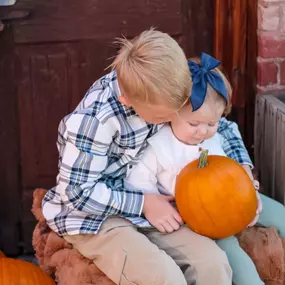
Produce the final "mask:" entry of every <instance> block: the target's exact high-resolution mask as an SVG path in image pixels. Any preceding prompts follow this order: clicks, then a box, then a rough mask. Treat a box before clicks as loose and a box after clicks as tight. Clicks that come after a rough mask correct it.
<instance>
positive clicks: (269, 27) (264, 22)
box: [258, 5, 280, 31]
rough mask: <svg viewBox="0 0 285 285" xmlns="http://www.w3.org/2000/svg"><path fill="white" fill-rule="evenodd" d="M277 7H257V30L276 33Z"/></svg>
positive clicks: (278, 17)
mask: <svg viewBox="0 0 285 285" xmlns="http://www.w3.org/2000/svg"><path fill="white" fill-rule="evenodd" d="M279 22H280V8H279V6H268V5H266V6H262V5H259V6H258V28H259V30H263V31H276V30H278V28H279Z"/></svg>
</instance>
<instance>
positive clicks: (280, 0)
mask: <svg viewBox="0 0 285 285" xmlns="http://www.w3.org/2000/svg"><path fill="white" fill-rule="evenodd" d="M258 2H259V3H258V59H257V60H258V76H257V89H258V93H267V92H273V91H279V90H285V0H258Z"/></svg>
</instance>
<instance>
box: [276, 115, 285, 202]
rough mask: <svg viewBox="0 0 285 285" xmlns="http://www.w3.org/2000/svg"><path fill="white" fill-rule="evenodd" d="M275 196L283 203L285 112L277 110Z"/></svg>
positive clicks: (284, 195)
mask: <svg viewBox="0 0 285 285" xmlns="http://www.w3.org/2000/svg"><path fill="white" fill-rule="evenodd" d="M277 131H278V132H277V137H276V150H275V152H276V168H275V185H274V187H275V198H276V200H278V201H279V202H281V203H283V204H284V205H285V175H284V173H285V149H284V142H285V113H284V112H283V111H281V110H278V111H277Z"/></svg>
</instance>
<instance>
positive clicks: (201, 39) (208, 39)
mask: <svg viewBox="0 0 285 285" xmlns="http://www.w3.org/2000/svg"><path fill="white" fill-rule="evenodd" d="M214 12H215V2H214V1H212V0H200V1H192V0H182V23H183V35H184V37H185V40H186V43H185V53H186V56H187V57H195V56H200V53H201V52H205V53H208V54H213V45H214V18H215V13H214Z"/></svg>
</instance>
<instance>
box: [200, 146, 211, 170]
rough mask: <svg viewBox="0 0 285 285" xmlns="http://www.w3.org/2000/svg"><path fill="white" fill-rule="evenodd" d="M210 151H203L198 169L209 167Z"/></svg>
mask: <svg viewBox="0 0 285 285" xmlns="http://www.w3.org/2000/svg"><path fill="white" fill-rule="evenodd" d="M208 152H209V151H208V150H207V149H203V150H202V151H201V154H200V157H199V163H198V168H204V167H206V166H207V165H208V161H207V157H208Z"/></svg>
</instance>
